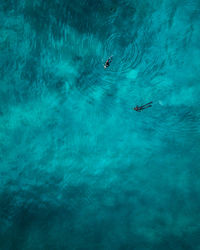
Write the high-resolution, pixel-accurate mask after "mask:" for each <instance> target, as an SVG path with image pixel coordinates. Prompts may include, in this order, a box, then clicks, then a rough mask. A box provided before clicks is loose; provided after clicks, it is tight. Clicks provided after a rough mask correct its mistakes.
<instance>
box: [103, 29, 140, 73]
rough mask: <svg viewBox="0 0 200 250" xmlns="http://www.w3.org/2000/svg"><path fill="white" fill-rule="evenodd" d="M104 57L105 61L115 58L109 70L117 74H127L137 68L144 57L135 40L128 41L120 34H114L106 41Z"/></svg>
mask: <svg viewBox="0 0 200 250" xmlns="http://www.w3.org/2000/svg"><path fill="white" fill-rule="evenodd" d="M129 40H130V39H129ZM103 55H104V57H103V59H104V60H105V61H106V60H107V59H108V57H109V56H111V55H112V56H113V61H112V63H111V64H110V67H109V68H108V69H107V70H109V71H111V72H115V73H116V72H118V73H125V72H128V71H130V70H132V69H134V68H136V67H137V65H138V64H139V63H140V61H141V56H142V55H141V53H140V50H139V49H138V45H137V43H136V42H135V41H133V40H131V41H127V40H126V39H125V37H124V36H122V35H121V34H119V33H113V34H112V35H111V36H110V37H109V38H108V39H107V40H106V43H105V48H104V53H103Z"/></svg>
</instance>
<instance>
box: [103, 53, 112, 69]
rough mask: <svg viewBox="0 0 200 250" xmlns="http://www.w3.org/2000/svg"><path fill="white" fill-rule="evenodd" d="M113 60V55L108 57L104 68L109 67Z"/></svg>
mask: <svg viewBox="0 0 200 250" xmlns="http://www.w3.org/2000/svg"><path fill="white" fill-rule="evenodd" d="M111 62H112V56H111V57H109V58H108V60H107V61H106V62H105V64H104V69H106V68H108V67H109V66H110V63H111Z"/></svg>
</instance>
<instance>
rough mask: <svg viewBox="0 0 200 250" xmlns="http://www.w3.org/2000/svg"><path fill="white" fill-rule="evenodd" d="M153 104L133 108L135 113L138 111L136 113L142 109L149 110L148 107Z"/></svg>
mask: <svg viewBox="0 0 200 250" xmlns="http://www.w3.org/2000/svg"><path fill="white" fill-rule="evenodd" d="M152 103H153V102H149V103H147V104H144V105H142V106H140V107H139V106H136V107H135V108H133V109H134V110H135V111H138V112H141V111H142V110H143V109H147V108H150V107H152V105H151V104H152Z"/></svg>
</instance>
